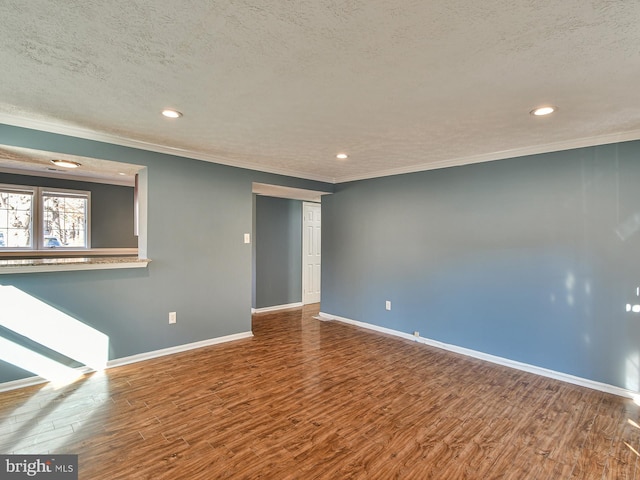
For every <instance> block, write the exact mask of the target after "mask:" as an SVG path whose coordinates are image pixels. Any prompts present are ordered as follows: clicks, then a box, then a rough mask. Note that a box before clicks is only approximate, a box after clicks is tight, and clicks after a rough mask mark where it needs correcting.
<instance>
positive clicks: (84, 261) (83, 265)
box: [0, 257, 151, 275]
mask: <svg viewBox="0 0 640 480" xmlns="http://www.w3.org/2000/svg"><path fill="white" fill-rule="evenodd" d="M150 261H151V260H149V259H148V258H138V257H68V258H28V259H25V258H15V259H14V258H9V259H0V275H1V274H8V273H39V272H65V271H73V270H112V269H117V268H146V267H147V265H148V264H149V262H150Z"/></svg>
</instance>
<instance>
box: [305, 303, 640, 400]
mask: <svg viewBox="0 0 640 480" xmlns="http://www.w3.org/2000/svg"><path fill="white" fill-rule="evenodd" d="M315 318H317V319H318V320H323V321H328V320H336V321H338V322H342V323H348V324H350V325H355V326H357V327H362V328H366V329H368V330H374V331H376V332H381V333H386V334H389V335H393V336H396V337H400V338H404V339H406V340H411V341H414V342H418V343H423V344H425V345H430V346H432V347H436V348H441V349H443V350H447V351H450V352H454V353H459V354H462V355H466V356H468V357H473V358H478V359H480V360H485V361H487V362H491V363H495V364H498V365H502V366H505V367H510V368H515V369H517V370H522V371H524V372H529V373H534V374H536V375H540V376H543V377H548V378H553V379H555V380H560V381H563V382H567V383H571V384H573V385H579V386H581V387H587V388H591V389H592V390H599V391H601V392H606V393H612V394H614V395H618V396H620V397H626V398H631V399H634V400H635V401H636V402H637V401H638V400H639V399H640V394H639V392H634V391H632V390H627V389H626V388H621V387H616V386H615V385H609V384H607V383H601V382H596V381H594V380H589V379H587V378H582V377H576V376H574V375H569V374H567V373H562V372H557V371H555V370H549V369H547V368H542V367H537V366H535V365H530V364H528V363H522V362H517V361H515V360H510V359H508V358H504V357H498V356H496V355H491V354H488V353H483V352H479V351H477V350H471V349H469V348H464V347H459V346H457V345H452V344H449V343H444V342H439V341H437V340H432V339H430V338H425V337H416V336H414V335H412V334H410V333H405V332H401V331H398V330H393V329H391V328H386V327H380V326H378V325H373V324H371V323H365V322H360V321H358V320H351V319H350V318H344V317H340V316H338V315H332V314H330V313H324V312H320V314H319V315H318V316H317V317H315Z"/></svg>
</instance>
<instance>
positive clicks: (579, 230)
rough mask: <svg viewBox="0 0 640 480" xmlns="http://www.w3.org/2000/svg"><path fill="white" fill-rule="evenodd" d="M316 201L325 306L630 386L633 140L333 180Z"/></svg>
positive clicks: (638, 170)
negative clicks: (319, 215) (319, 207)
mask: <svg viewBox="0 0 640 480" xmlns="http://www.w3.org/2000/svg"><path fill="white" fill-rule="evenodd" d="M322 209H323V226H322V228H323V230H322V242H323V244H322V245H323V251H322V256H323V266H322V311H323V312H326V313H330V314H334V315H339V316H342V317H346V318H350V319H353V320H359V321H362V322H367V323H371V324H374V325H379V326H384V327H388V328H392V329H395V330H399V331H403V332H413V331H415V330H418V331H419V332H420V334H421V336H423V337H428V338H431V339H435V340H438V341H442V342H446V343H449V344H454V345H457V346H462V347H466V348H470V349H473V350H477V351H480V352H485V353H489V354H493V355H497V356H500V357H505V358H508V359H512V360H516V361H520V362H524V363H528V364H532V365H536V366H540V367H544V368H548V369H551V370H555V371H559V372H564V373H568V374H572V375H576V376H579V377H583V378H587V379H591V380H595V381H599V382H604V383H607V384H611V385H616V386H620V387H623V388H629V389H631V390H638V382H639V379H640V373H639V368H640V367H639V364H640V362H639V360H640V314H634V313H627V312H626V311H625V305H626V304H627V303H632V304H633V303H640V298H638V297H637V296H636V288H637V287H638V286H640V230H639V227H640V143H639V142H630V143H622V144H618V145H607V146H600V147H594V148H585V149H579V150H572V151H565V152H557V153H551V154H545V155H537V156H530V157H523V158H517V159H509V160H502V161H495V162H490V163H484V164H476V165H469V166H463V167H457V168H448V169H442V170H434V171H429V172H421V173H415V174H407V175H399V176H394V177H387V178H380V179H372V180H366V181H359V182H353V183H347V184H341V185H337V186H336V189H335V193H334V194H333V195H328V196H326V197H325V199H324V201H323V207H322ZM385 300H391V302H392V310H391V311H386V310H385Z"/></svg>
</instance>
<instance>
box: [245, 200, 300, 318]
mask: <svg viewBox="0 0 640 480" xmlns="http://www.w3.org/2000/svg"><path fill="white" fill-rule="evenodd" d="M255 242H256V302H255V308H264V307H273V306H279V305H288V304H291V303H297V302H301V301H302V202H301V201H300V200H290V199H286V198H275V197H265V196H256V232H255Z"/></svg>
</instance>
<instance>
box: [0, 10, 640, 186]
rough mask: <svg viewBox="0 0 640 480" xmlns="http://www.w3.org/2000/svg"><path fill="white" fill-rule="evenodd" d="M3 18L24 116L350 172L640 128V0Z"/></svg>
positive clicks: (29, 122)
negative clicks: (547, 111)
mask: <svg viewBox="0 0 640 480" xmlns="http://www.w3.org/2000/svg"><path fill="white" fill-rule="evenodd" d="M0 18H2V28H1V29H0V64H1V65H2V66H3V68H2V76H1V79H2V81H1V82H0V122H4V123H10V124H14V125H22V126H34V127H37V128H41V129H44V130H49V131H57V132H66V133H70V134H73V135H78V136H84V137H86V138H100V139H105V140H108V141H113V142H116V143H121V144H128V145H134V146H135V145H138V146H143V147H144V148H150V149H153V150H158V151H170V152H175V153H177V154H179V155H183V156H191V157H195V158H200V159H203V160H210V161H215V162H220V163H225V164H231V165H238V166H244V167H248V168H253V169H259V170H265V171H270V172H277V173H287V174H291V175H296V176H301V177H305V178H313V179H320V180H326V181H337V182H340V181H346V180H350V179H358V178H367V177H374V176H380V175H387V174H391V173H394V172H395V173H398V172H407V171H416V170H423V169H429V168H437V167H441V166H449V165H458V164H465V163H472V162H477V161H485V160H493V159H498V158H505V157H508V156H514V155H522V154H527V153H536V152H544V151H550V150H558V149H563V148H571V147H576V146H584V145H593V144H598V143H607V142H612V141H617V140H628V139H637V138H640V89H639V88H638V79H640V28H638V24H639V21H640V2H638V1H635V0H634V1H621V0H616V1H607V0H600V1H598V0H592V1H589V0H564V1H562V2H558V1H549V0H545V1H542V0H485V1H477V0H447V1H436V0H362V1H360V0H345V1H329V0H309V1H304V0H302V1H286V2H284V1H273V0H253V1H243V0H219V1H215V2H214V1H210V0H202V1H189V2H180V3H177V2H171V1H168V0H165V1H158V0H127V1H108V2H103V1H96V0H90V1H89V0H82V1H71V0H67V1H64V2H60V1H53V0H29V1H24V0H4V1H3V2H0ZM539 104H554V105H558V106H559V107H560V109H559V111H558V112H557V113H555V114H554V115H552V116H550V117H546V118H535V117H533V116H531V115H529V114H528V112H529V111H530V110H531V109H532V108H533V107H534V106H537V105H539ZM165 107H174V108H176V109H178V110H180V111H181V112H183V113H184V116H183V117H182V118H180V119H177V120H168V119H165V118H164V117H162V116H161V115H160V111H161V110H162V109H163V108H165ZM342 151H344V152H347V153H348V154H349V159H348V160H337V159H336V158H335V155H336V153H338V152H342Z"/></svg>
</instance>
